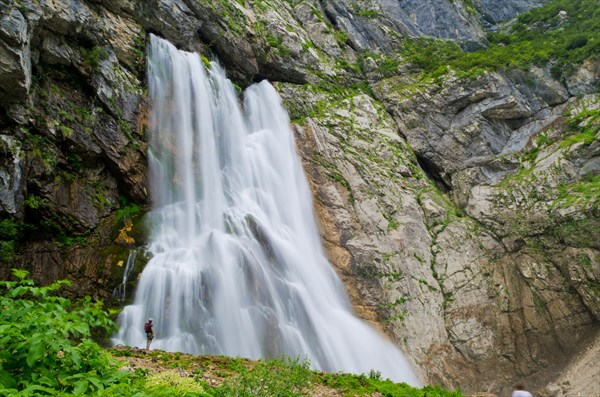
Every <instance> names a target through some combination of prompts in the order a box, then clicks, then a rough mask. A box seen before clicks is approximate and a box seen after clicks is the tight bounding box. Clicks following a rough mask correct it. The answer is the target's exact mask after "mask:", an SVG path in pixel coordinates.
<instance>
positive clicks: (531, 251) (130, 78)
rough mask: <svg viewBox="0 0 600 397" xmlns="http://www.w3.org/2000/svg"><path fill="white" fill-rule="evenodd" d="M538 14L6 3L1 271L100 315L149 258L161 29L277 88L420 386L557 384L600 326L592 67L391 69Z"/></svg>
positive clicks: (360, 271) (0, 98) (341, 266)
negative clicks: (413, 49) (136, 247)
mask: <svg viewBox="0 0 600 397" xmlns="http://www.w3.org/2000/svg"><path fill="white" fill-rule="evenodd" d="M539 4H540V2H539V1H527V0H521V1H502V2H497V1H495V2H491V1H483V0H482V1H461V0H454V1H449V0H436V1H433V2H427V4H425V3H424V2H417V1H400V2H397V1H393V2H392V1H384V0H377V1H373V2H360V1H359V2H356V1H353V2H350V1H345V0H331V1H325V0H323V1H320V2H310V1H299V0H296V1H279V0H269V1H267V0H260V1H259V0H255V1H247V2H245V3H244V5H241V3H240V2H237V1H231V2H229V1H226V0H218V1H217V0H214V1H206V2H205V1H196V0H152V1H134V0H128V1H113V0H94V1H92V0H89V1H83V0H77V1H66V0H39V1H29V0H22V1H15V0H0V21H1V23H0V55H1V57H0V59H1V61H0V109H1V113H0V148H2V150H1V152H0V153H1V156H0V181H1V182H2V186H3V189H2V192H1V194H0V212H1V214H2V217H3V221H2V227H1V228H0V240H1V241H0V242H1V243H2V245H1V247H2V261H3V264H2V268H1V269H2V275H3V276H5V277H6V276H7V275H8V272H9V270H8V269H10V268H11V267H14V266H19V267H26V268H29V269H30V270H32V271H33V272H34V276H36V277H37V278H38V279H40V280H52V279H56V278H64V277H69V278H71V279H73V280H75V282H76V285H75V286H74V288H73V290H74V291H73V293H75V294H77V293H85V294H90V293H91V294H93V295H95V296H97V297H104V298H106V297H108V296H109V295H110V292H111V291H112V288H114V287H115V286H116V284H117V283H118V280H119V279H120V276H121V275H120V271H121V267H120V266H119V263H122V262H121V261H125V260H126V258H127V252H128V249H129V246H130V245H131V244H135V243H134V241H132V240H131V239H127V238H121V239H118V238H117V235H118V234H119V233H118V231H119V229H122V228H123V227H124V226H125V225H124V223H123V219H124V218H127V217H128V216H130V215H131V214H133V213H134V212H135V211H134V210H133V209H134V208H135V206H134V205H132V203H137V204H139V205H144V204H145V203H146V202H147V200H148V198H147V195H146V188H145V185H146V182H145V177H146V158H145V147H146V146H145V119H146V115H145V107H146V104H145V95H144V90H145V81H144V78H145V76H144V73H145V72H144V70H145V54H144V52H145V40H146V34H147V33H148V32H154V33H156V34H158V35H161V36H163V37H165V38H167V39H169V40H170V41H172V42H173V43H174V44H176V45H178V46H180V47H181V48H184V49H188V50H195V51H199V52H200V53H201V54H203V55H204V56H207V57H216V58H218V59H219V61H220V62H221V63H222V64H223V65H224V66H225V67H226V69H227V70H228V71H229V74H230V76H231V77H232V78H234V79H235V80H236V81H237V82H238V83H239V84H240V85H242V86H243V85H246V84H249V83H251V82H252V81H255V80H260V79H263V78H267V79H269V80H271V81H272V82H274V84H275V86H276V88H277V89H278V90H279V92H280V93H281V95H282V97H283V98H284V101H285V104H286V106H287V107H288V109H289V110H290V114H291V116H292V118H293V120H294V131H295V132H296V138H297V142H298V147H299V153H300V154H301V156H302V157H303V159H304V164H305V167H306V172H307V176H308V178H309V180H310V181H311V183H312V186H313V191H314V197H315V207H316V212H317V216H318V218H319V221H320V224H321V227H322V234H323V240H324V244H325V246H326V248H327V251H328V252H329V255H330V259H331V261H332V263H333V264H334V266H335V267H336V268H337V269H338V273H339V274H340V276H341V277H342V278H343V279H344V281H345V283H346V285H347V286H348V289H349V292H350V295H351V297H352V300H353V303H354V305H355V308H356V310H357V312H358V313H359V314H360V315H361V316H362V317H363V318H365V319H366V320H368V321H370V322H372V323H373V324H374V325H375V326H377V327H379V328H380V329H381V330H382V331H384V332H386V333H387V334H388V335H389V336H390V338H391V339H393V340H394V341H395V342H396V343H397V344H398V345H399V346H400V347H402V349H403V350H404V351H405V352H406V353H407V356H408V357H409V358H410V360H412V361H413V363H414V364H415V366H416V367H417V368H418V371H419V372H420V375H421V376H422V378H423V380H424V381H425V382H432V383H439V384H442V385H444V386H447V387H461V388H462V390H465V391H474V390H480V391H485V390H490V391H495V392H501V391H502V392H503V391H506V389H507V388H508V387H510V385H511V384H512V383H513V382H514V381H515V380H517V379H524V378H526V379H528V380H529V381H530V383H531V384H532V385H533V386H541V385H543V384H544V383H545V382H546V381H547V380H548V379H549V376H550V374H552V373H553V371H556V370H560V369H561V366H563V365H565V363H566V361H567V360H568V359H569V357H571V356H572V355H573V354H574V353H576V352H577V350H578V349H580V348H581V346H582V345H583V344H585V343H586V340H587V338H588V337H589V336H590V335H592V334H593V333H595V332H597V331H598V321H599V320H600V311H599V310H598V308H599V307H600V292H599V291H600V289H599V286H600V281H599V279H600V245H599V241H600V239H599V238H598V236H599V235H600V221H599V219H598V215H599V212H598V211H599V210H598V198H599V197H600V194H599V193H598V183H599V179H598V178H599V168H600V143H599V140H598V123H599V120H598V116H597V114H598V107H599V106H600V98H599V97H598V94H597V93H596V92H597V90H598V81H599V80H598V74H599V65H598V61H597V60H593V59H590V60H588V61H586V62H584V63H582V64H578V65H576V67H574V68H573V69H572V70H571V72H570V73H569V74H568V75H567V76H566V77H564V78H563V80H562V81H557V80H556V79H555V78H554V77H553V76H552V73H551V71H550V66H541V67H531V68H528V69H527V70H513V69H510V68H509V69H506V70H505V71H504V72H492V71H486V72H483V73H480V74H478V75H476V76H465V75H463V74H460V73H457V71H450V72H448V73H445V74H443V75H442V76H441V77H439V78H437V79H423V78H422V77H421V75H420V74H419V68H418V67H416V66H415V65H413V64H410V63H409V62H408V61H403V60H402V59H400V61H398V62H396V63H393V64H392V67H391V68H390V67H389V64H388V63H386V59H387V58H385V56H386V54H387V55H394V54H396V52H397V51H400V50H402V48H403V46H404V45H405V44H406V42H405V38H406V37H407V36H411V37H413V36H414V37H416V36H420V35H424V34H426V35H430V36H434V37H439V38H447V39H455V40H457V41H458V42H459V43H460V44H461V46H462V47H463V48H467V49H473V48H479V47H481V46H484V45H486V39H485V34H484V29H486V28H490V27H494V26H496V25H497V24H498V22H499V21H501V20H503V19H505V18H510V17H512V16H514V15H516V14H517V13H519V12H522V11H525V10H527V9H529V8H531V7H534V6H537V5H539ZM134 223H135V224H136V225H139V224H141V223H138V222H134ZM127 233H129V234H131V233H132V232H128V230H127V229H125V236H126V237H127V236H128V234H127ZM133 233H134V234H135V233H136V232H135V227H134V232H133ZM138 236H141V235H140V234H136V235H135V237H136V240H137V241H138V243H140V240H139V238H138ZM121 237H123V234H121ZM115 239H116V241H117V242H115ZM491 374H493V378H492V377H491V376H492V375H491Z"/></svg>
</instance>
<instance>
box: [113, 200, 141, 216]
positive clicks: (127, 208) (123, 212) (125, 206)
mask: <svg viewBox="0 0 600 397" xmlns="http://www.w3.org/2000/svg"><path fill="white" fill-rule="evenodd" d="M119 203H120V204H121V208H120V209H119V210H117V220H119V221H122V220H125V219H130V218H133V217H134V216H136V215H137V214H138V213H139V212H140V206H139V205H137V204H136V203H132V202H131V201H129V199H128V198H127V197H125V196H119Z"/></svg>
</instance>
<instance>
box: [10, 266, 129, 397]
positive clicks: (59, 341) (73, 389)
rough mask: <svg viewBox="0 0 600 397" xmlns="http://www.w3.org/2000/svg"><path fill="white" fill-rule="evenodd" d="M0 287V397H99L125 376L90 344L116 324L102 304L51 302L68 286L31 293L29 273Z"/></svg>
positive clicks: (18, 272) (58, 299)
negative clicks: (57, 293) (94, 335)
mask: <svg viewBox="0 0 600 397" xmlns="http://www.w3.org/2000/svg"><path fill="white" fill-rule="evenodd" d="M13 275H14V276H15V278H16V279H17V281H0V307H1V308H2V310H1V312H0V395H10V396H44V395H59V396H60V395H103V394H104V391H105V390H107V388H109V387H111V386H113V385H114V384H115V383H118V382H120V381H121V380H122V379H123V378H125V377H127V376H129V374H128V373H126V372H121V371H119V370H118V366H117V364H116V363H115V362H113V361H112V360H110V359H109V358H108V356H107V355H106V353H105V352H104V351H103V350H102V349H101V348H100V346H98V345H97V344H96V343H95V342H94V341H93V340H92V330H94V331H101V332H102V331H104V332H106V333H108V332H112V331H114V330H115V329H116V326H115V324H114V323H113V322H112V321H111V320H110V319H109V318H108V316H107V314H106V312H105V311H104V309H103V308H102V302H92V301H91V299H90V298H89V297H88V298H86V299H84V300H82V301H80V302H71V301H70V300H69V299H66V298H62V297H59V296H56V295H55V293H56V292H57V291H58V290H59V289H60V288H61V287H62V286H63V285H69V284H70V283H69V282H68V281H58V282H55V283H53V284H51V285H49V286H45V287H36V286H34V283H33V281H32V280H29V279H27V276H28V272H26V271H24V270H13Z"/></svg>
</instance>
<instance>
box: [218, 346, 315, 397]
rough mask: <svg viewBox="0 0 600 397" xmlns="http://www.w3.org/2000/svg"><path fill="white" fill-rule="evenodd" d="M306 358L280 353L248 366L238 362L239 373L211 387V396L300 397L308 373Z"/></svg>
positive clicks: (304, 387) (308, 377) (307, 379)
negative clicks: (213, 387) (212, 392)
mask: <svg viewBox="0 0 600 397" xmlns="http://www.w3.org/2000/svg"><path fill="white" fill-rule="evenodd" d="M309 365H310V363H309V362H308V361H307V360H304V361H300V359H298V358H296V359H292V358H290V357H287V356H282V357H280V358H275V359H263V360H261V361H259V362H258V364H256V365H255V366H254V367H253V368H252V369H247V368H246V367H245V366H243V365H240V366H239V367H237V369H238V371H239V376H238V377H236V378H234V379H233V380H231V381H228V382H225V383H224V384H223V385H222V386H221V387H219V388H217V389H215V390H214V396H215V397H234V396H235V397H272V396H279V397H300V396H304V395H305V393H304V391H305V389H306V388H307V387H308V381H309V379H310V376H311V371H310V369H309Z"/></svg>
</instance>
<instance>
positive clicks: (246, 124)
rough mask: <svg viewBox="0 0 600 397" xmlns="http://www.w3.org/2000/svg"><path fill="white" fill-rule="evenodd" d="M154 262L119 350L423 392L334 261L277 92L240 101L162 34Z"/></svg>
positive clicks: (156, 47)
mask: <svg viewBox="0 0 600 397" xmlns="http://www.w3.org/2000/svg"><path fill="white" fill-rule="evenodd" d="M148 79H149V81H148V84H149V94H150V97H151V100H152V108H151V113H150V131H151V140H150V149H149V159H150V170H151V174H150V180H151V194H152V197H153V202H154V209H153V211H152V213H151V215H150V217H151V219H152V222H153V225H154V226H153V236H152V238H151V243H150V245H149V247H148V251H149V253H150V255H151V256H152V259H151V260H150V261H149V263H148V264H147V266H146V268H145V269H144V271H143V273H142V275H141V278H140V281H139V285H138V288H137V291H136V297H135V302H134V304H132V305H130V306H127V307H126V308H125V309H124V310H123V312H122V314H121V316H120V318H119V325H120V332H119V333H118V335H116V336H115V338H114V342H115V343H125V344H128V345H137V346H142V345H143V343H144V333H143V324H144V321H145V320H146V318H148V317H153V318H154V323H155V330H156V334H157V337H156V339H155V340H154V342H153V347H155V348H159V349H164V350H168V351H182V352H189V353H206V354H224V355H230V356H244V357H249V358H254V359H256V358H260V357H265V356H273V355H280V354H287V355H290V356H293V357H296V356H300V357H307V358H308V359H309V360H310V362H311V364H312V366H313V367H314V368H319V369H323V370H326V371H346V372H354V373H363V372H367V371H369V370H371V369H374V370H378V371H380V372H381V373H382V375H383V376H385V377H389V378H391V379H394V380H402V381H406V382H408V383H410V384H413V385H417V384H419V381H418V380H417V378H416V376H415V375H414V374H413V371H412V370H411V368H410V367H409V365H408V364H407V362H406V360H405V359H404V357H403V356H402V354H401V353H400V351H399V350H398V349H397V348H396V347H395V346H394V345H393V344H392V343H390V342H389V341H387V340H386V339H385V338H383V337H382V336H380V335H379V334H378V333H377V332H376V331H375V330H373V329H372V328H370V327H369V326H368V325H366V324H365V323H364V322H363V321H361V320H360V319H358V318H357V317H356V316H355V315H354V314H353V313H352V308H351V306H350V304H349V301H348V298H347V295H346V292H345V290H344V288H343V286H342V284H341V282H340V281H339V279H338V278H337V276H336V274H335V273H334V271H333V270H332V267H331V265H330V264H329V262H328V261H327V259H326V257H325V255H324V252H323V249H322V247H321V242H320V238H319V234H318V230H317V226H316V223H315V219H314V214H313V209H312V202H311V194H310V191H309V187H308V183H307V181H306V178H305V175H304V173H303V170H302V167H301V164H300V161H299V158H298V156H297V154H296V152H295V144H294V140H293V136H292V133H291V131H290V128H289V118H288V115H287V113H286V111H285V110H284V108H283V107H282V105H281V102H280V98H279V96H278V94H277V92H276V91H275V89H274V88H273V87H272V86H271V85H270V84H269V83H268V82H266V81H263V82H261V83H259V84H255V85H252V86H251V87H249V88H248V89H247V90H246V92H245V95H244V104H243V109H244V112H242V107H241V106H240V104H239V100H238V96H237V93H236V91H235V89H234V87H233V85H232V83H231V82H230V81H229V80H227V78H226V77H225V74H224V72H223V70H222V69H221V68H220V67H219V65H217V64H215V63H212V64H211V67H210V70H208V71H207V70H206V69H205V67H204V65H203V63H202V61H201V59H200V57H199V56H198V55H197V54H193V53H187V52H183V51H179V50H177V49H176V48H175V47H174V46H173V45H171V44H170V43H168V42H167V41H164V40H162V39H159V38H157V37H155V36H152V37H151V44H150V49H149V60H148Z"/></svg>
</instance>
